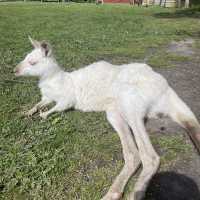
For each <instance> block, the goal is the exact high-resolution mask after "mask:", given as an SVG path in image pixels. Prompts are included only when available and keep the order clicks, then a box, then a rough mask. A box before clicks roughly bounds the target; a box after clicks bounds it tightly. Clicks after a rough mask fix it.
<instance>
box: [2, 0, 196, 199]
mask: <svg viewBox="0 0 200 200" xmlns="http://www.w3.org/2000/svg"><path fill="white" fill-rule="evenodd" d="M199 13H200V12H199V10H198V9H196V10H195V9H194V10H191V11H187V12H185V11H179V12H178V13H177V12H175V10H174V9H163V8H159V7H149V8H137V7H131V6H129V5H103V6H96V5H95V4H58V3H49V4H46V3H43V4H41V3H1V4H0V70H1V73H0V199H6V200H11V199H16V200H23V199H26V200H27V199H48V200H49V199H52V200H62V199H67V200H76V199H77V200H78V199H81V200H98V199H100V197H102V195H103V194H105V192H106V191H107V190H108V188H109V186H110V184H111V182H112V180H113V179H114V177H115V176H116V175H117V174H118V173H119V171H120V169H121V167H122V165H123V160H122V154H121V146H120V141H119V139H118V136H117V134H115V132H114V131H113V130H112V128H111V127H110V125H109V124H108V123H107V121H106V117H105V114H104V113H81V112H79V111H70V112H68V113H67V112H65V113H56V114H53V115H52V116H50V117H49V118H48V119H47V120H46V121H44V120H41V119H40V118H39V116H38V115H35V116H34V117H32V118H27V117H23V116H22V114H21V113H22V112H23V111H25V110H28V109H30V108H31V107H32V106H33V105H34V104H35V103H36V102H37V101H38V100H39V98H40V95H39V90H38V88H37V84H36V79H35V78H31V79H30V78H20V79H17V78H15V77H14V76H13V73H12V71H13V68H14V66H15V65H16V64H17V63H18V62H19V61H21V60H22V58H23V57H24V55H25V54H26V53H27V52H28V51H30V50H31V48H32V47H31V45H30V43H29V41H28V39H27V38H28V35H30V36H32V37H33V38H36V39H38V40H43V39H45V40H47V41H49V42H50V43H51V44H52V46H53V47H54V50H55V51H54V53H55V56H56V58H57V60H58V62H59V63H60V64H61V66H63V67H64V68H65V69H66V70H69V71H71V70H73V69H76V68H80V67H82V66H84V65H87V64H89V63H91V62H94V61H97V60H100V59H105V60H107V61H110V62H112V63H117V64H120V63H126V62H131V61H136V60H139V61H143V60H147V62H148V63H150V64H151V65H152V66H153V67H170V66H171V65H170V64H171V61H175V62H178V61H184V60H185V59H187V58H184V57H181V56H178V57H177V56H174V55H172V54H170V53H165V52H164V51H163V48H162V47H163V46H165V45H166V44H168V43H169V42H170V41H172V40H180V39H183V38H187V37H194V38H195V37H196V36H199V34H200V21H199V17H200V14H199ZM155 49H157V50H158V51H157V52H158V53H156V54H153V53H152V52H153V51H154V50H155ZM152 140H153V143H154V144H155V145H157V146H159V147H161V148H162V147H163V146H165V147H168V146H172V147H173V145H176V148H174V149H173V148H169V150H168V149H167V150H166V153H165V154H164V155H163V156H162V163H163V166H165V167H166V166H168V165H170V164H171V162H173V161H174V160H175V159H176V157H177V156H178V155H180V156H182V155H183V154H185V152H186V151H188V148H190V147H188V148H185V147H184V148H183V146H182V145H186V144H185V143H184V139H183V138H182V137H181V136H180V135H179V136H174V137H170V138H169V137H167V136H162V137H161V139H160V140H158V139H156V138H155V137H153V136H152ZM186 147H187V145H186ZM161 170H162V169H161ZM133 183H134V179H133V180H131V181H130V184H129V187H127V190H130V189H131V187H132V186H133ZM125 196H126V195H125Z"/></svg>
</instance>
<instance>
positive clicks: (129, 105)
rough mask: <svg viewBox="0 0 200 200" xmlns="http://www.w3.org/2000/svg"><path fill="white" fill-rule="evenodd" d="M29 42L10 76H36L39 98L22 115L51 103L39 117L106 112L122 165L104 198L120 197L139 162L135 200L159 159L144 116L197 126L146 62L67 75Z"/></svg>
mask: <svg viewBox="0 0 200 200" xmlns="http://www.w3.org/2000/svg"><path fill="white" fill-rule="evenodd" d="M30 40H31V43H32V44H33V46H34V47H35V49H34V50H33V51H32V52H31V53H30V54H28V55H27V56H26V58H25V59H24V60H23V61H22V62H21V63H20V64H19V65H18V66H17V67H16V69H15V72H16V75H18V76H21V75H25V76H39V78H40V81H39V88H40V90H41V94H42V100H41V101H40V102H39V103H38V104H37V105H36V106H34V107H33V108H32V109H31V110H30V111H28V113H27V114H28V115H32V114H33V113H35V112H36V111H37V110H38V109H39V108H41V107H43V106H45V105H47V104H48V103H50V102H55V103H56V105H55V106H54V107H53V108H51V109H50V110H49V111H46V112H43V113H41V114H40V116H41V117H43V118H46V117H47V116H48V115H49V114H51V113H53V112H56V111H63V110H67V109H70V108H75V109H79V110H82V111H105V112H106V113H107V118H108V121H109V122H110V123H111V125H112V126H113V128H114V129H115V130H116V131H117V132H118V134H119V136H120V139H121V142H122V147H123V153H124V159H125V166H124V168H123V169H122V171H121V173H120V174H119V176H118V177H117V178H116V180H115V181H114V183H113V185H112V186H111V188H110V190H109V192H108V193H107V194H106V195H105V197H104V198H103V199H104V200H112V199H119V198H120V197H121V194H122V193H123V190H124V187H125V185H126V183H127V181H128V179H129V178H130V176H131V175H132V174H133V173H134V172H135V170H136V169H137V167H138V166H139V165H140V162H142V164H143V171H142V173H141V175H140V176H139V179H138V181H137V182H136V185H135V189H134V191H133V192H132V193H131V195H130V199H132V200H140V199H141V198H142V197H143V196H144V193H145V189H146V187H147V185H148V182H149V180H150V179H151V177H152V176H153V175H154V174H155V173H156V171H157V169H158V167H159V156H158V155H157V153H156V152H155V150H154V148H153V146H152V145H151V142H150V139H149V137H148V134H147V133H146V130H145V127H144V124H143V119H144V117H157V116H158V114H159V113H162V114H163V115H165V116H170V117H171V118H172V119H174V120H175V121H177V122H178V123H179V124H180V125H182V126H184V124H183V122H184V120H185V121H187V120H188V119H189V120H190V121H193V122H194V121H195V123H198V122H197V120H196V118H195V116H194V114H193V113H192V111H191V110H190V109H189V108H188V107H187V106H186V104H185V103H184V102H183V101H182V100H181V99H180V98H179V97H178V96H177V95H176V93H175V92H174V91H173V90H172V88H171V87H170V86H169V85H168V83H167V81H166V80H165V79H164V78H163V77H162V76H161V75H160V74H158V73H156V72H155V71H153V70H152V68H151V67H150V66H148V65H147V64H144V63H131V64H125V65H112V64H110V63H108V62H105V61H99V62H96V63H93V64H91V65H89V66H87V67H85V68H82V69H79V70H76V71H74V72H71V73H68V72H65V71H63V70H62V69H61V68H60V67H59V66H58V64H57V62H56V61H55V59H54V58H53V56H52V54H51V53H50V52H51V49H49V47H48V45H44V44H43V45H39V44H40V43H39V42H37V41H33V40H32V39H30ZM44 47H45V48H44ZM130 130H132V131H133V133H134V136H135V141H136V144H137V147H136V145H135V141H134V139H133V137H132V133H131V132H130Z"/></svg>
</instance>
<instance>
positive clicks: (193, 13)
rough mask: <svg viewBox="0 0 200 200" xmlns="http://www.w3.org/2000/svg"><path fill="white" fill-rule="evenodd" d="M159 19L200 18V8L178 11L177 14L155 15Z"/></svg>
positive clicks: (163, 13)
mask: <svg viewBox="0 0 200 200" xmlns="http://www.w3.org/2000/svg"><path fill="white" fill-rule="evenodd" d="M154 16H155V17H158V18H181V17H191V18H200V6H197V7H193V8H189V9H181V10H176V11H175V12H173V13H172V12H162V13H156V14H155V15H154Z"/></svg>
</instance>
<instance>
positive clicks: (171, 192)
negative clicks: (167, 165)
mask: <svg viewBox="0 0 200 200" xmlns="http://www.w3.org/2000/svg"><path fill="white" fill-rule="evenodd" d="M144 200H200V192H199V189H198V186H197V184H196V183H195V182H194V181H193V180H192V179H191V178H189V177H187V176H185V175H182V174H177V173H175V172H163V173H158V174H156V175H155V176H154V178H153V179H152V180H151V182H150V184H149V187H148V189H147V192H146V197H145V199H144Z"/></svg>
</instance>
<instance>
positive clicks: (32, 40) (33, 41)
mask: <svg viewBox="0 0 200 200" xmlns="http://www.w3.org/2000/svg"><path fill="white" fill-rule="evenodd" d="M28 39H29V40H30V42H31V44H32V45H33V47H34V48H39V47H40V42H38V41H37V40H34V39H32V38H31V37H30V36H28Z"/></svg>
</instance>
